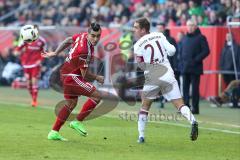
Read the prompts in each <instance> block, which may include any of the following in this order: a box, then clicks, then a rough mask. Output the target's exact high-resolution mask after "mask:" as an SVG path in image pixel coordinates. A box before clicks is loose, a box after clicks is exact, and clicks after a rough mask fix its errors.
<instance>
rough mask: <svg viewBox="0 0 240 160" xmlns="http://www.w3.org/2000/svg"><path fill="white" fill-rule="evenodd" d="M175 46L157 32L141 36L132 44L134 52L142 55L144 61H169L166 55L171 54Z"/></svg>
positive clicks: (151, 62)
mask: <svg viewBox="0 0 240 160" xmlns="http://www.w3.org/2000/svg"><path fill="white" fill-rule="evenodd" d="M175 51H176V48H175V47H174V46H173V45H171V44H170V43H169V42H168V40H167V39H166V37H165V36H164V35H163V34H162V33H159V32H152V33H150V34H147V35H145V36H143V37H141V38H140V39H139V40H138V41H137V42H136V43H135V45H134V54H136V55H137V56H140V57H143V60H144V62H145V63H150V64H155V63H169V61H168V58H167V56H173V55H174V54H175Z"/></svg>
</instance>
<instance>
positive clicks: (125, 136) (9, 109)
mask: <svg viewBox="0 0 240 160" xmlns="http://www.w3.org/2000/svg"><path fill="white" fill-rule="evenodd" d="M61 99H62V95H60V94H58V93H56V92H54V91H50V90H47V91H40V99H39V104H40V106H39V107H38V108H32V107H30V105H29V102H30V98H29V96H28V93H27V91H26V90H15V91H14V90H12V89H10V88H0V137H1V140H0V159H1V160H2V159H4V160H5V159H8V160H12V159H19V160H20V159H24V160H28V159H29V160H30V159H34V160H38V159H85V160H87V159H131V160H132V159H138V160H140V159H145V160H146V159H169V160H170V159H171V160H172V159H175V160H186V159H194V160H200V159H203V160H208V159H209V160H212V159H217V160H227V159H228V160H238V159H239V157H240V147H239V146H240V127H239V126H240V110H238V109H229V108H212V107H210V105H209V104H208V103H207V102H201V114H200V115H199V116H197V118H198V120H199V121H200V123H199V126H200V127H202V128H200V137H199V139H198V140H197V141H196V142H192V141H190V140H189V133H190V128H188V127H185V126H189V124H188V123H187V122H186V121H183V120H181V121H178V122H175V121H167V120H165V121H161V122H159V121H157V122H153V123H149V124H148V127H147V130H146V135H147V137H146V143H145V144H138V143H137V136H138V133H137V123H136V121H134V120H133V121H130V120H129V119H127V120H126V119H122V118H121V117H119V115H120V114H123V113H124V114H125V113H129V114H130V113H132V114H137V111H138V108H139V106H140V104H139V103H138V104H137V105H136V106H128V105H126V104H125V103H123V102H120V103H119V105H118V107H117V108H116V109H115V110H114V111H112V112H111V113H109V114H107V115H105V116H102V117H100V118H97V119H94V120H90V121H86V122H85V127H86V129H87V130H88V134H89V135H88V136H87V137H82V136H79V135H78V134H77V133H76V132H75V131H74V130H72V129H70V128H69V127H68V126H67V125H65V126H64V127H63V128H62V130H61V134H62V135H63V136H64V137H65V138H67V139H68V140H69V141H68V142H55V141H49V140H47V134H48V132H49V130H50V129H51V126H52V123H53V122H54V119H55V115H54V112H53V108H54V105H55V104H56V103H57V102H58V101H60V100H61ZM84 100H85V99H84V98H81V99H80V101H79V106H81V104H82V103H83V102H84ZM156 106H157V103H155V104H154V106H153V109H152V113H154V112H159V109H158V108H157V107H156ZM78 110H79V108H78V109H76V110H75V111H76V112H77V111H78ZM161 113H165V114H170V113H173V114H175V113H176V109H174V108H173V107H172V105H171V104H167V105H166V107H165V108H164V109H162V110H161ZM67 124H68V122H67Z"/></svg>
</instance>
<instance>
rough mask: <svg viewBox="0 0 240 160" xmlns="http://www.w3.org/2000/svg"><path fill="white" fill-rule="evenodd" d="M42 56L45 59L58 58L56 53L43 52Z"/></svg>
mask: <svg viewBox="0 0 240 160" xmlns="http://www.w3.org/2000/svg"><path fill="white" fill-rule="evenodd" d="M41 56H42V57H44V58H50V57H53V56H56V52H42V53H41Z"/></svg>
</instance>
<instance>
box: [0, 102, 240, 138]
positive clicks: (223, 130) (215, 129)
mask: <svg viewBox="0 0 240 160" xmlns="http://www.w3.org/2000/svg"><path fill="white" fill-rule="evenodd" d="M0 103H1V104H7V105H18V106H21V107H26V108H27V107H30V105H27V104H25V103H18V104H15V103H11V102H4V101H1V100H0ZM37 108H44V109H49V110H52V109H53V108H52V107H50V106H39V107H37ZM105 117H110V118H116V117H114V116H110V115H105ZM150 123H160V124H167V125H172V126H179V127H186V128H189V127H190V125H186V124H179V123H171V122H163V121H161V122H159V121H158V122H155V121H151V122H150ZM199 129H203V130H209V131H216V132H222V133H229V134H239V135H240V132H237V131H231V130H226V129H218V128H208V127H199Z"/></svg>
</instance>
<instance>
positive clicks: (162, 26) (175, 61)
mask: <svg viewBox="0 0 240 160" xmlns="http://www.w3.org/2000/svg"><path fill="white" fill-rule="evenodd" d="M156 27H157V30H158V32H162V33H163V34H164V36H165V37H166V38H167V40H168V42H169V43H171V44H172V45H173V46H174V47H175V48H176V52H175V54H174V55H173V56H168V60H169V62H170V64H171V67H172V69H173V71H174V74H175V78H176V80H177V81H178V85H179V86H180V69H179V64H178V58H177V57H178V46H177V42H176V40H175V39H174V38H173V37H171V35H170V30H169V29H167V28H166V25H165V23H158V24H157V26H156Z"/></svg>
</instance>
